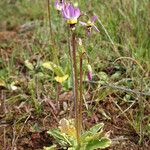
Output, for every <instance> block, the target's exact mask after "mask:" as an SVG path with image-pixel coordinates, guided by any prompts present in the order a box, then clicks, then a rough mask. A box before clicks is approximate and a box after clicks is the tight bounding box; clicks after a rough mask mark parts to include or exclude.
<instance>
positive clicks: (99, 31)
mask: <svg viewBox="0 0 150 150" xmlns="http://www.w3.org/2000/svg"><path fill="white" fill-rule="evenodd" d="M92 27H93V28H94V29H95V30H96V31H97V32H100V31H99V29H98V28H97V27H96V26H95V25H93V26H92Z"/></svg>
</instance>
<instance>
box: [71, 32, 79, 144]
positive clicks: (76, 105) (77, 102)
mask: <svg viewBox="0 0 150 150" xmlns="http://www.w3.org/2000/svg"><path fill="white" fill-rule="evenodd" d="M72 57H73V69H74V92H75V93H74V94H75V95H74V98H75V124H76V134H77V143H78V145H80V135H81V130H80V126H79V120H80V117H79V104H80V103H79V97H78V72H77V59H76V35H75V32H72Z"/></svg>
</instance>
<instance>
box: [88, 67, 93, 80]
mask: <svg viewBox="0 0 150 150" xmlns="http://www.w3.org/2000/svg"><path fill="white" fill-rule="evenodd" d="M87 69H88V71H87V78H88V80H89V81H91V80H92V67H91V65H89V64H88V65H87Z"/></svg>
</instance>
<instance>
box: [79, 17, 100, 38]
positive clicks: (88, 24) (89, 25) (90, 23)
mask: <svg viewBox="0 0 150 150" xmlns="http://www.w3.org/2000/svg"><path fill="white" fill-rule="evenodd" d="M96 20H97V16H93V17H92V20H88V21H87V22H82V21H80V24H81V25H82V26H85V27H86V30H87V32H88V35H90V33H91V29H92V28H94V29H95V30H96V31H97V32H100V31H99V29H98V28H97V27H96V26H95V25H94V23H95V21H96Z"/></svg>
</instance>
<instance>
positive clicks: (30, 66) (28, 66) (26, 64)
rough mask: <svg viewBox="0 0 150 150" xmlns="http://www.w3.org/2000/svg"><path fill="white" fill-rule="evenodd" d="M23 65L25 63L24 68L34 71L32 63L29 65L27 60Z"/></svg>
mask: <svg viewBox="0 0 150 150" xmlns="http://www.w3.org/2000/svg"><path fill="white" fill-rule="evenodd" d="M24 63H25V66H26V67H27V68H28V69H30V70H33V69H34V67H33V65H32V63H30V62H29V60H25V62H24Z"/></svg>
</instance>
